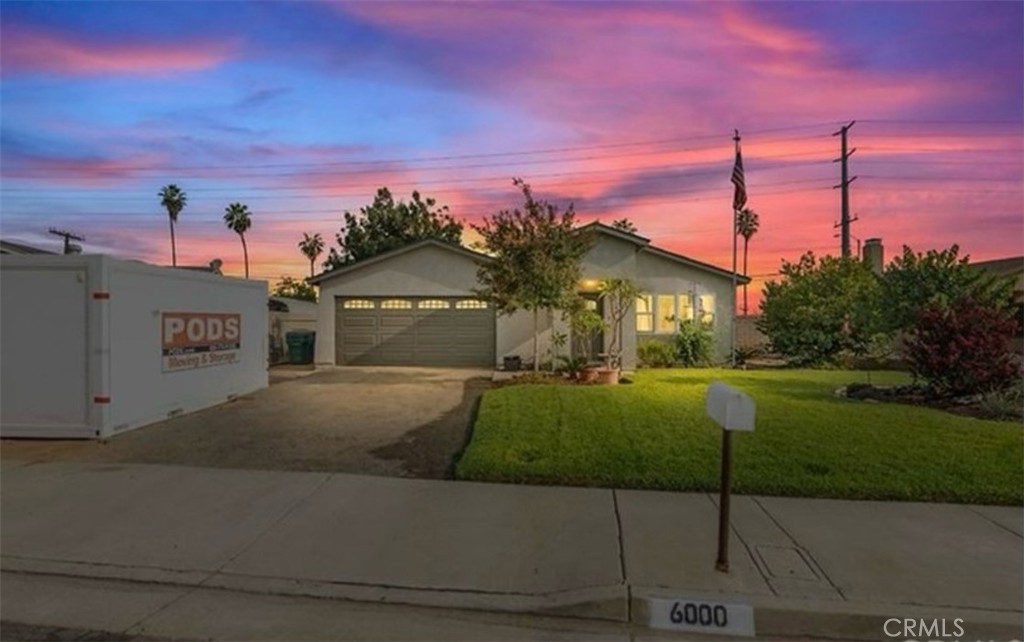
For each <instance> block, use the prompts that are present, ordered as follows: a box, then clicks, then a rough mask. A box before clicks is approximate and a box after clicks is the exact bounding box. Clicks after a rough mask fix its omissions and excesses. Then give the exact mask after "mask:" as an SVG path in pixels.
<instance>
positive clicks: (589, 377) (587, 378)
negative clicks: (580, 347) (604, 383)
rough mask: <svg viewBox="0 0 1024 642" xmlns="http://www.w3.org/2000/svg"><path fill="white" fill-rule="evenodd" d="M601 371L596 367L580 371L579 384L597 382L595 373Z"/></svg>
mask: <svg viewBox="0 0 1024 642" xmlns="http://www.w3.org/2000/svg"><path fill="white" fill-rule="evenodd" d="M599 370H601V369H600V368H598V367H594V366H591V367H587V368H583V369H582V370H580V374H579V381H580V383H594V382H595V381H597V373H598V371H599Z"/></svg>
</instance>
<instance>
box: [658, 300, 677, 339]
mask: <svg viewBox="0 0 1024 642" xmlns="http://www.w3.org/2000/svg"><path fill="white" fill-rule="evenodd" d="M656 303H657V304H658V305H657V308H656V310H657V313H658V316H657V319H656V320H655V326H654V327H655V332H659V333H661V334H671V333H673V332H675V331H676V305H675V303H676V297H675V295H673V294H659V295H658V298H657V301H656Z"/></svg>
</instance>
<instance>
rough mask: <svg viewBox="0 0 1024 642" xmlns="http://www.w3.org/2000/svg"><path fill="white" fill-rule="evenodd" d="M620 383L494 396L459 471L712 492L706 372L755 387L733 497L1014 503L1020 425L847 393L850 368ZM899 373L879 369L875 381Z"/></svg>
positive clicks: (484, 405) (737, 438) (1023, 446)
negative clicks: (843, 391)
mask: <svg viewBox="0 0 1024 642" xmlns="http://www.w3.org/2000/svg"><path fill="white" fill-rule="evenodd" d="M633 379H634V383H633V384H630V385H620V386H550V385H526V386H507V387H503V388H497V389H494V390H490V391H488V392H487V393H486V394H485V395H484V398H483V400H482V402H481V406H480V413H479V416H478V418H477V422H476V426H475V427H474V432H473V438H472V440H471V442H470V444H469V446H468V447H467V449H466V452H465V454H464V455H463V457H462V458H461V460H460V461H459V463H458V466H457V469H456V475H457V476H458V477H459V478H460V479H472V480H481V481H501V482H517V483H535V484H563V485H581V486H584V485H585V486H612V487H617V488H650V489H667V490H687V491H711V490H717V488H718V477H719V448H720V442H721V432H720V430H719V429H718V428H717V427H716V426H715V425H714V424H713V423H712V421H711V420H710V419H708V418H707V417H706V415H705V412H704V395H705V392H706V390H707V385H708V383H710V382H711V381H713V380H721V381H725V382H727V383H729V384H732V385H734V386H736V387H737V388H740V389H741V390H743V391H745V392H747V393H748V394H750V395H751V396H752V397H753V398H754V401H755V402H756V403H757V429H756V430H755V431H754V432H753V433H736V434H735V435H734V438H733V452H734V460H733V489H734V490H735V491H736V492H739V493H747V494H764V495H791V496H801V497H835V498H848V499H895V500H908V501H946V502H965V503H991V504H1021V503H1022V500H1024V497H1022V495H1024V471H1022V459H1024V442H1022V433H1024V431H1022V427H1021V425H1020V424H1019V423H1012V422H999V421H986V420H981V419H973V418H970V417H962V416H957V415H952V414H949V413H946V412H943V411H939V410H932V409H929V408H921V407H914V406H906V405H900V404H882V403H870V402H862V401H851V400H847V399H841V398H837V397H835V396H834V395H833V391H834V390H835V389H836V388H837V387H839V386H841V385H844V384H847V383H852V382H854V381H865V380H866V373H864V372H851V371H818V370H813V371H812V370H772V371H737V370H720V369H693V370H681V369H674V370H642V371H640V372H638V373H636V375H635V376H634V378H633ZM906 380H907V378H906V375H904V374H901V373H895V372H881V373H880V372H873V373H871V382H872V383H876V384H879V383H881V384H888V383H902V382H905V381H906Z"/></svg>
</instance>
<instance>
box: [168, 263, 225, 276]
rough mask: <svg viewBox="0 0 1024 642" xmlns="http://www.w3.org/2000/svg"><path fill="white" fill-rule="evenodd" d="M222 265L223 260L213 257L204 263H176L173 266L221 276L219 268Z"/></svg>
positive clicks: (177, 268) (178, 268)
mask: <svg viewBox="0 0 1024 642" xmlns="http://www.w3.org/2000/svg"><path fill="white" fill-rule="evenodd" d="M223 265H224V261H221V260H220V259H213V260H212V261H210V262H209V263H207V264H206V265H177V266H173V267H174V269H176V270H192V271H193V272H209V273H210V274H219V275H221V276H223V275H224V272H223V271H222V270H221V267H223ZM164 267H172V266H170V265H166V266H164Z"/></svg>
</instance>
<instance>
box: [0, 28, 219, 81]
mask: <svg viewBox="0 0 1024 642" xmlns="http://www.w3.org/2000/svg"><path fill="white" fill-rule="evenodd" d="M3 36H4V43H3V61H2V63H0V69H2V71H3V73H4V75H7V74H10V73H14V72H21V71H47V72H54V73H61V74H69V75H93V74H109V73H122V74H152V73H171V72H184V71H198V70H201V69H207V68H209V67H213V66H216V65H218V64H220V63H221V62H224V61H225V60H227V59H228V58H229V56H230V55H231V53H232V51H233V49H234V45H233V44H231V43H230V42H225V41H222V40H218V41H213V40H200V39H192V40H189V41H177V42H174V43H163V42H162V43H157V42H129V43H122V42H116V43H114V42H103V41H100V40H90V39H86V38H82V37H80V36H75V35H71V34H66V33H60V32H56V31H44V30H41V29H36V28H34V27H29V26H26V25H8V26H6V27H5V28H4V33H3Z"/></svg>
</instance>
